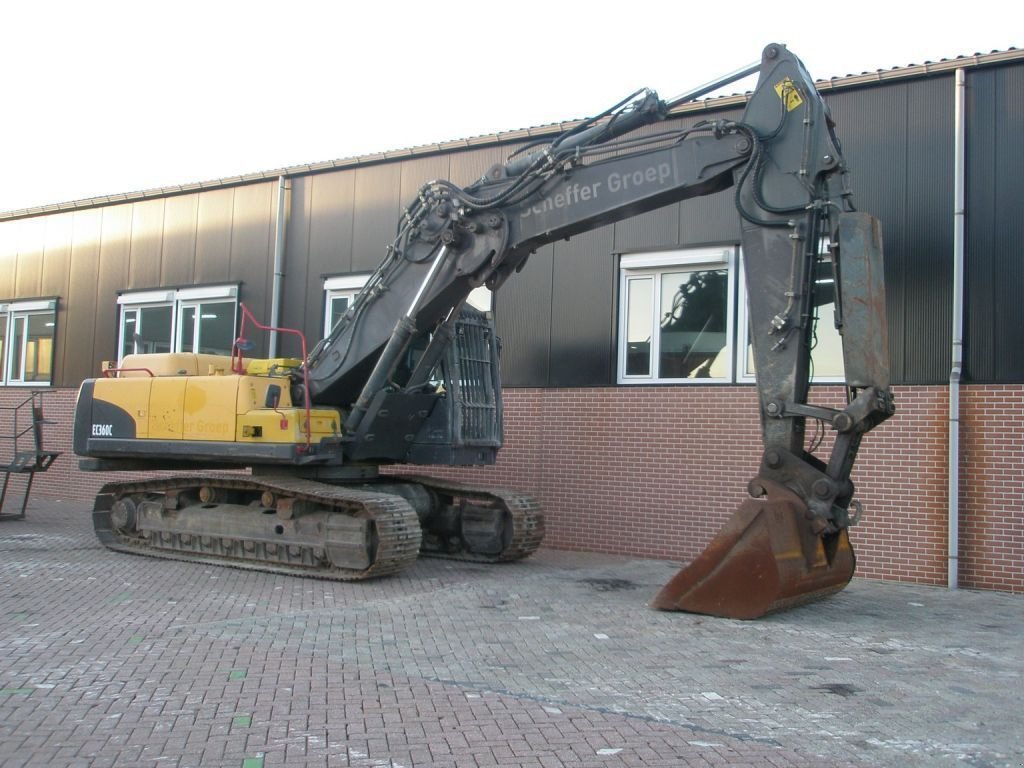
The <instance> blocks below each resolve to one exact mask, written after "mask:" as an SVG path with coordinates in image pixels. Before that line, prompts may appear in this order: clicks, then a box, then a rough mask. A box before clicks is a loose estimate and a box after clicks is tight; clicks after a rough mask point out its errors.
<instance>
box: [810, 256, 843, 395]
mask: <svg viewBox="0 0 1024 768" xmlns="http://www.w3.org/2000/svg"><path fill="white" fill-rule="evenodd" d="M815 283H816V286H815V291H814V295H815V303H816V304H817V305H818V307H817V316H818V322H817V324H816V325H815V329H814V338H813V339H812V344H813V347H812V349H811V375H812V376H816V377H817V376H821V377H829V378H843V376H844V375H845V366H844V365H843V342H842V339H841V338H840V336H839V331H838V330H836V323H835V314H836V299H835V280H834V278H833V272H832V262H831V261H822V262H819V264H818V270H817V278H816V280H815Z"/></svg>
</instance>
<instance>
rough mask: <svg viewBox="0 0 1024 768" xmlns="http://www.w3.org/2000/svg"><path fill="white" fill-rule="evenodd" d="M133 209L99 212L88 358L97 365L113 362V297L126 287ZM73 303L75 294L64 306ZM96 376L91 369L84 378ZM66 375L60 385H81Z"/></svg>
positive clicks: (130, 206)
mask: <svg viewBox="0 0 1024 768" xmlns="http://www.w3.org/2000/svg"><path fill="white" fill-rule="evenodd" d="M133 207H134V205H133V204H127V205H115V206H111V207H109V208H104V209H103V223H102V226H101V231H100V251H99V268H98V269H97V270H96V282H95V290H96V324H95V328H96V335H95V337H94V338H95V340H94V344H93V357H92V359H93V360H94V361H95V363H96V364H97V365H98V364H99V362H100V361H101V360H116V359H117V330H118V329H117V323H118V308H117V294H118V292H119V291H122V290H124V289H125V288H126V287H127V285H128V268H129V260H130V256H131V236H132V218H133V210H132V209H133ZM146 287H151V286H146ZM73 301H76V302H77V292H76V295H75V296H70V297H68V305H69V306H70V305H71V302H73ZM96 373H97V371H96V368H95V367H93V368H92V369H91V370H90V371H89V372H88V375H90V376H93V375H96ZM67 376H68V378H66V379H65V380H64V381H63V382H62V384H63V385H64V386H77V385H78V384H79V383H80V382H81V379H74V378H71V376H72V373H71V371H68V372H67ZM83 378H84V377H83Z"/></svg>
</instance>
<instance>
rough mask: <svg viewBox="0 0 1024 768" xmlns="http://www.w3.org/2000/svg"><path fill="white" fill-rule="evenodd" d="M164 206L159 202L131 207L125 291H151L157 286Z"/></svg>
mask: <svg viewBox="0 0 1024 768" xmlns="http://www.w3.org/2000/svg"><path fill="white" fill-rule="evenodd" d="M165 203H166V200H165V199H164V198H158V199H156V200H144V201H142V202H138V203H133V204H132V231H131V252H130V254H129V258H128V285H127V287H128V288H131V289H138V288H153V287H155V286H158V285H160V258H161V252H162V250H163V235H164V205H165Z"/></svg>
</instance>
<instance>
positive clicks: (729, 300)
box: [616, 246, 737, 384]
mask: <svg viewBox="0 0 1024 768" xmlns="http://www.w3.org/2000/svg"><path fill="white" fill-rule="evenodd" d="M736 251H737V249H736V248H735V247H734V246H715V247H709V248H688V249H685V250H673V251H661V252H656V253H634V254H626V255H623V256H621V257H620V260H619V312H618V333H619V336H618V361H617V366H616V373H617V376H616V379H617V381H618V383H619V384H728V383H733V373H734V370H735V364H734V360H735V339H736V330H735V327H734V325H735V320H734V317H735V314H736V310H735V297H736V271H737V270H736V266H737V258H736ZM702 269H725V270H726V274H727V279H726V334H725V335H726V348H725V350H724V351H723V354H722V356H721V362H722V363H724V365H725V372H724V374H723V375H722V376H716V377H714V378H667V377H661V376H659V375H658V370H657V369H658V361H659V358H660V334H659V333H658V332H657V331H658V328H659V327H660V323H659V320H660V318H661V316H662V315H663V312H662V310H661V307H660V304H661V280H662V277H663V275H665V274H668V273H673V272H680V271H690V270H692V271H699V270H702ZM647 278H650V279H651V280H652V302H651V303H652V308H651V322H652V325H651V328H652V333H651V341H650V350H649V355H650V363H651V364H650V368H649V370H648V373H646V374H628V375H627V373H626V357H627V352H628V346H629V344H628V336H627V322H628V310H629V306H628V301H629V289H630V283H631V281H633V280H638V279H641V280H642V279H647Z"/></svg>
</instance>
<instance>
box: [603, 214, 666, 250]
mask: <svg viewBox="0 0 1024 768" xmlns="http://www.w3.org/2000/svg"><path fill="white" fill-rule="evenodd" d="M680 205H681V204H680V203H674V204H673V205H669V206H666V207H665V208H659V209H658V210H656V211H651V212H650V213H643V214H640V215H639V216H632V217H630V218H628V219H623V220H622V221H620V222H618V223H616V224H615V225H614V226H615V250H616V251H636V250H644V249H648V248H650V249H656V248H666V247H672V246H676V245H679V219H680V211H679V206H680Z"/></svg>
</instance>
